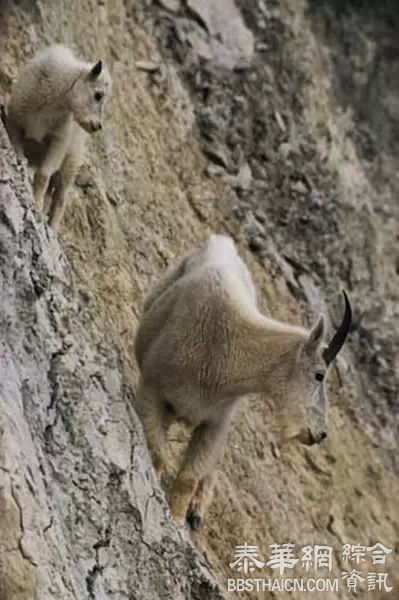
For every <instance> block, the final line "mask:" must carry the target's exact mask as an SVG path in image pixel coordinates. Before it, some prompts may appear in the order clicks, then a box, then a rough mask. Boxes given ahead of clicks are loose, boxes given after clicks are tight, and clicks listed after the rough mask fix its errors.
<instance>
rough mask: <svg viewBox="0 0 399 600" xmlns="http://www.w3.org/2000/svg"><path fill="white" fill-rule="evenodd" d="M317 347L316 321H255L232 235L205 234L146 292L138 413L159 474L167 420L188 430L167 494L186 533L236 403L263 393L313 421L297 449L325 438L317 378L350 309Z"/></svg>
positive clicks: (341, 337) (199, 513)
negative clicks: (190, 429) (183, 424)
mask: <svg viewBox="0 0 399 600" xmlns="http://www.w3.org/2000/svg"><path fill="white" fill-rule="evenodd" d="M344 296H345V316H344V320H343V322H342V324H341V326H340V328H339V329H338V331H337V332H336V334H335V336H334V338H333V340H332V342H331V343H330V345H329V346H328V347H327V348H325V349H323V348H322V343H323V340H324V319H323V316H320V317H319V319H318V321H317V323H316V324H315V325H314V327H313V328H312V329H311V330H310V331H307V330H305V329H302V328H301V327H295V326H292V325H287V324H285V323H280V322H278V321H274V320H273V319H270V318H267V317H265V316H263V315H262V314H261V313H260V312H259V309H258V306H257V302H256V292H255V287H254V284H253V282H252V278H251V275H250V273H249V271H248V269H247V267H246V266H245V264H244V263H243V261H242V260H241V258H240V257H239V256H238V254H237V250H236V248H235V245H234V243H233V241H232V240H231V239H230V238H227V237H224V236H220V235H212V236H211V237H210V238H209V239H208V240H207V241H205V242H204V243H203V244H201V245H200V246H199V247H198V248H196V249H194V250H193V251H192V252H191V253H189V254H188V255H186V256H185V257H184V258H183V259H182V260H181V261H180V262H179V264H178V265H177V266H176V267H174V268H172V269H171V270H169V271H168V272H167V273H166V275H165V277H164V279H163V280H161V282H160V283H159V284H158V285H157V286H155V288H154V289H153V291H152V292H151V293H150V295H149V296H148V298H147V300H146V302H145V306H144V314H143V316H142V318H141V321H140V325H139V329H138V333H137V339H136V357H137V361H138V364H139V367H140V371H141V377H140V381H139V389H138V394H137V411H138V413H139V415H140V418H141V420H142V423H143V427H144V432H145V435H146V439H147V442H148V446H149V448H150V451H151V454H152V456H153V461H154V466H155V469H156V470H157V472H158V473H160V472H161V470H162V467H163V458H162V450H163V445H164V443H165V433H166V431H167V428H168V426H169V425H170V422H171V421H173V420H174V419H183V420H184V421H186V422H187V423H188V424H190V425H191V426H193V427H194V432H193V435H192V438H191V441H190V443H189V447H188V450H187V453H186V456H185V458H184V460H183V464H182V466H181V468H180V470H179V473H178V475H177V478H176V480H175V483H174V487H173V490H172V495H171V511H172V514H173V516H174V517H175V519H176V520H178V521H181V520H183V519H184V518H187V520H188V522H189V523H190V525H191V527H192V528H193V529H198V528H199V527H200V526H201V520H202V517H203V514H204V511H205V508H206V506H207V504H209V502H210V499H211V493H212V487H213V477H212V471H213V469H214V467H215V466H216V463H217V461H218V459H219V458H220V457H221V455H222V451H223V447H224V444H225V440H226V436H227V433H228V431H229V427H230V423H231V419H232V416H233V413H234V409H235V408H236V406H237V404H238V403H239V401H240V400H241V399H242V398H243V396H245V395H246V394H249V393H258V392H263V393H265V394H267V396H268V397H269V398H271V399H272V400H274V401H275V402H278V403H280V404H281V402H283V403H284V405H285V406H286V407H287V413H288V414H290V415H291V413H292V414H295V412H298V411H297V408H298V406H300V407H301V410H302V412H303V413H306V412H309V411H311V407H313V410H314V411H315V415H316V428H315V429H314V428H313V427H310V428H309V430H308V432H307V439H306V440H305V439H304V440H302V441H304V442H305V443H308V444H311V443H318V442H320V441H321V440H322V439H324V438H325V437H326V435H327V433H326V421H325V390H324V380H325V376H326V371H327V368H328V365H329V364H330V363H331V361H332V360H333V359H334V358H335V356H336V355H337V353H338V352H339V350H340V349H341V347H342V345H343V344H344V342H345V338H346V336H347V333H348V330H349V327H350V321H351V309H350V305H349V301H348V299H347V296H346V294H344Z"/></svg>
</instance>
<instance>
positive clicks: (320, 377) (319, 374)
mask: <svg viewBox="0 0 399 600" xmlns="http://www.w3.org/2000/svg"><path fill="white" fill-rule="evenodd" d="M314 378H315V379H316V381H320V382H321V381H323V380H324V373H323V372H322V371H318V372H317V373H315V376H314Z"/></svg>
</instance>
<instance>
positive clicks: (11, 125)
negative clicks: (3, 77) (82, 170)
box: [6, 45, 111, 227]
mask: <svg viewBox="0 0 399 600" xmlns="http://www.w3.org/2000/svg"><path fill="white" fill-rule="evenodd" d="M110 91H111V77H110V75H109V73H108V71H107V69H106V68H105V67H104V66H103V64H102V62H101V61H98V62H97V63H95V64H94V65H93V64H90V63H87V62H83V61H81V60H78V59H77V58H75V57H74V55H73V54H72V52H71V50H70V49H69V48H66V47H65V46H59V45H56V46H50V47H49V48H47V49H45V50H43V51H42V52H39V53H38V54H37V55H36V56H35V57H34V58H33V59H32V60H31V61H30V62H29V63H28V64H27V65H25V67H24V68H23V69H22V71H21V73H20V76H19V78H18V80H17V82H16V83H15V85H14V87H13V89H12V93H11V98H10V102H9V105H8V114H7V121H6V123H7V129H8V132H9V135H10V138H11V141H12V142H13V144H14V146H15V149H16V150H17V152H21V153H23V154H25V156H26V157H27V159H28V162H29V163H30V164H31V165H32V166H33V167H34V168H35V169H36V171H35V175H34V182H33V188H34V195H35V200H36V205H37V208H38V209H39V210H44V212H45V213H46V214H48V219H49V223H50V225H52V226H54V227H56V226H57V225H58V223H59V222H60V220H61V218H62V215H63V213H64V210H65V198H66V192H67V190H68V188H69V187H70V186H71V185H72V184H73V182H74V180H75V177H76V174H77V172H78V170H79V167H80V165H81V163H82V160H83V156H84V147H85V141H86V137H87V133H93V132H95V131H98V130H99V129H101V118H102V111H103V107H104V103H105V100H106V98H107V96H108V95H109V94H110Z"/></svg>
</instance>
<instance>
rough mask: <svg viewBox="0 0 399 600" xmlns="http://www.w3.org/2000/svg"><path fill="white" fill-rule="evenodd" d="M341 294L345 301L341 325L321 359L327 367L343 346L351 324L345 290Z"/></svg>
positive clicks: (350, 309)
mask: <svg viewBox="0 0 399 600" xmlns="http://www.w3.org/2000/svg"><path fill="white" fill-rule="evenodd" d="M342 293H343V295H344V299H345V313H344V316H343V319H342V323H341V325H340V326H339V327H338V329H337V331H336V332H335V335H334V337H333V339H332V340H331V342H330V343H329V344H328V346H327V348H326V349H325V350H324V351H323V358H324V360H325V361H326V365H327V366H328V365H329V364H330V363H331V362H332V361H333V360H334V358H335V357H336V356H337V354H338V352H339V351H340V350H341V348H342V346H343V345H344V343H345V340H346V338H347V335H348V333H349V330H350V327H351V323H352V308H351V305H350V302H349V298H348V295H347V293H346V292H345V290H342Z"/></svg>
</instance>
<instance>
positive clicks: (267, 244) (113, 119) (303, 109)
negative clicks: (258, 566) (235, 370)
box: [0, 0, 399, 600]
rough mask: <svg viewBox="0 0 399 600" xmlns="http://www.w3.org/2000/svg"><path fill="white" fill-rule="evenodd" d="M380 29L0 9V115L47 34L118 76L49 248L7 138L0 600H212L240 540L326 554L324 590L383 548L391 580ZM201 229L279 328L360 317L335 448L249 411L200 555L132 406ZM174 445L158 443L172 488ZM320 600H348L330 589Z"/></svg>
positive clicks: (178, 5)
mask: <svg viewBox="0 0 399 600" xmlns="http://www.w3.org/2000/svg"><path fill="white" fill-rule="evenodd" d="M395 11H396V9H395V8H392V4H391V3H390V2H388V0H387V1H384V2H380V3H378V7H376V6H375V3H372V2H364V3H361V5H359V3H357V2H355V1H353V2H342V3H341V2H330V1H327V0H324V1H323V2H313V1H309V2H305V0H301V1H300V2H296V3H292V2H289V1H288V0H287V1H285V0H279V1H277V0H265V1H263V0H257V1H255V0H249V1H245V2H244V1H242V2H241V1H239V0H236V2H234V1H233V0H219V1H218V2H217V3H215V2H208V1H207V0H201V1H199V0H186V1H184V2H183V1H181V2H179V1H178V0H159V1H158V2H151V1H150V0H146V1H145V0H142V1H137V2H133V1H130V0H108V1H107V2H95V0H88V2H85V3H82V2H79V0H73V1H72V2H67V1H66V0H59V1H57V2H50V1H48V2H47V1H45V0H43V1H37V2H28V1H20V2H16V3H11V2H4V1H3V2H0V55H1V56H2V61H1V65H0V94H1V96H2V100H3V102H6V100H7V95H8V93H9V90H10V87H11V84H12V80H13V79H14V78H15V77H16V75H17V73H18V69H19V67H20V65H21V64H22V63H23V62H24V61H25V60H26V59H27V58H28V57H30V56H31V55H32V54H33V53H34V52H35V51H36V49H38V48H39V47H42V46H43V45H45V44H46V43H50V42H53V41H57V42H63V43H66V44H70V45H72V46H73V47H75V48H76V49H77V50H79V51H80V52H81V53H82V54H83V55H84V56H85V57H86V58H88V59H90V58H92V59H93V60H95V59H97V58H104V59H105V60H106V61H107V63H108V64H109V65H110V67H111V70H112V72H113V76H114V82H115V89H114V97H113V100H112V107H111V109H110V111H109V118H108V121H107V125H106V128H105V132H104V133H103V134H102V135H101V136H98V137H96V138H93V140H92V144H91V148H90V152H89V154H88V157H87V164H86V165H85V166H84V168H83V169H82V172H81V174H80V176H79V178H78V181H77V184H76V186H75V189H74V191H73V194H72V198H71V201H70V205H69V208H68V209H67V214H66V218H65V222H64V223H63V226H62V228H61V231H60V232H59V234H57V235H55V234H54V233H53V232H51V231H49V230H48V228H47V226H46V225H45V224H44V223H43V221H42V219H41V216H40V215H38V214H37V213H36V211H35V209H34V207H33V205H32V197H31V191H30V184H29V178H28V175H27V172H26V169H25V166H24V165H22V164H20V163H18V162H17V160H16V158H15V155H14V153H13V151H12V149H11V148H10V145H9V141H8V139H7V136H6V134H5V132H4V129H3V127H2V126H1V125H0V127H1V128H0V258H1V260H0V284H1V287H0V333H1V335H0V401H1V414H0V480H1V484H0V531H1V539H0V566H1V569H0V600H31V599H32V598H36V599H38V600H39V599H40V600H47V599H50V598H71V599H72V598H73V599H75V598H76V599H78V598H79V599H83V598H87V599H89V600H90V599H91V598H96V599H100V598H104V599H105V598H115V599H117V600H119V599H121V600H122V599H123V598H130V599H135V598H137V599H140V600H141V599H148V600H151V599H152V598H154V599H155V598H162V599H167V598H173V599H177V598H182V599H183V598H192V599H197V598H198V599H201V598H204V599H205V598H207V599H208V598H209V599H212V598H222V597H223V595H224V596H225V597H229V595H228V594H227V592H226V578H227V577H231V576H233V575H234V573H233V571H232V570H231V569H230V567H229V563H230V562H231V561H232V559H233V557H234V554H235V546H236V545H238V544H243V543H244V542H248V543H251V544H256V545H257V546H258V548H259V551H260V553H261V555H262V556H263V557H265V556H267V555H268V554H270V549H269V545H270V544H272V543H275V542H276V543H279V544H282V543H286V542H292V543H295V544H299V545H304V544H327V545H330V546H332V547H334V550H335V551H336V554H335V555H334V565H333V570H332V573H331V577H332V578H333V577H337V578H339V579H340V577H341V571H342V570H344V569H345V568H347V565H345V564H344V563H343V562H342V559H341V558H340V551H341V548H342V544H344V543H347V542H349V543H361V544H365V545H372V544H374V543H375V542H377V541H379V542H381V543H383V544H384V545H385V546H387V547H389V548H392V549H393V552H392V554H391V555H390V557H389V561H388V563H387V568H386V571H388V572H389V573H390V579H389V583H390V585H394V586H396V587H397V586H398V585H399V580H398V579H397V575H395V569H394V565H395V564H396V565H397V564H398V563H397V561H398V550H399V549H398V547H397V546H395V544H397V540H398V536H399V517H398V511H397V506H396V498H397V497H398V493H399V478H398V467H399V465H398V459H397V456H398V453H397V439H398V409H399V393H398V390H399V372H398V366H397V365H398V364H399V362H398V360H397V359H398V351H399V340H398V325H399V308H398V307H399V302H398V301H399V282H398V260H399V255H398V250H397V248H398V246H397V242H398V227H397V219H398V204H397V201H396V198H397V186H398V179H397V176H396V173H397V152H396V149H397V114H396V113H397V109H396V108H395V107H396V104H397V103H398V101H399V90H397V88H396V87H395V86H396V83H395V78H394V77H393V76H391V75H392V73H394V72H395V70H396V68H397V60H398V56H399V46H398V42H397V36H396V31H397V27H396V24H397V15H396V12H395ZM381 40H383V43H382V42H381ZM211 231H218V232H224V233H228V234H230V235H232V236H233V237H234V238H235V239H236V240H237V242H238V243H239V245H240V250H241V253H242V255H243V257H244V258H245V260H246V261H247V263H248V265H249V266H250V268H251V271H252V272H253V273H254V277H255V279H256V282H257V285H258V288H259V290H260V292H261V301H262V306H263V309H264V310H265V311H267V312H269V313H270V314H272V315H273V316H275V317H276V318H280V319H286V320H290V321H291V322H301V323H303V324H306V325H309V324H310V323H311V322H312V320H313V319H314V318H315V316H316V315H317V313H318V312H319V311H320V310H323V311H325V312H326V313H327V314H328V315H329V316H330V320H331V322H332V325H334V323H335V322H336V319H337V318H338V316H339V310H340V306H339V303H338V294H337V292H338V291H339V288H340V287H341V286H344V287H345V288H346V289H347V290H348V291H349V293H350V295H351V298H352V303H353V304H354V307H355V320H354V327H353V331H352V333H351V336H350V341H349V343H348V347H347V349H346V351H345V352H344V354H343V356H342V358H340V360H339V361H338V363H337V365H336V367H335V368H334V370H333V372H332V374H331V376H330V385H329V388H330V389H329V392H330V393H329V396H330V412H329V438H328V440H327V441H326V443H325V444H323V446H320V447H318V448H311V449H304V448H302V447H301V446H300V444H299V443H296V442H294V443H292V444H290V445H289V446H287V447H284V448H283V449H282V451H281V453H279V452H277V451H276V447H275V443H274V442H275V438H274V432H275V430H276V427H277V425H276V423H275V419H274V417H275V412H276V411H275V409H273V407H270V406H269V405H268V404H267V403H266V402H265V401H264V399H262V398H254V399H250V400H248V401H247V403H246V404H245V408H244V409H243V411H242V413H241V414H240V415H237V419H236V423H235V427H234V430H233V431H232V432H231V435H230V438H229V448H228V451H227V453H226V457H225V459H224V461H223V464H222V465H221V466H220V474H219V479H218V484H217V490H216V496H215V500H214V503H213V505H212V508H211V511H210V514H209V518H208V522H207V524H206V527H205V529H204V530H203V531H202V532H201V533H200V534H199V535H197V536H196V538H195V539H194V540H193V542H194V545H193V544H192V543H191V542H190V541H189V539H188V534H186V533H185V532H180V531H178V530H177V529H176V527H175V526H174V524H173V522H172V521H171V520H170V518H169V515H168V510H167V503H166V501H165V497H164V494H163V491H162V490H161V488H160V487H159V485H158V483H157V482H156V480H155V476H154V474H153V471H152V468H151V464H150V460H149V457H148V454H147V450H146V447H145V443H144V440H143V436H142V432H141V427H140V424H139V423H138V420H137V417H136V415H135V413H134V409H133V407H132V401H133V400H134V393H135V385H136V382H137V367H136V365H135V362H134V355H133V341H134V334H135V329H136V326H137V320H138V317H139V314H140V311H141V308H142V302H143V296H144V294H145V291H146V289H148V287H149V285H150V283H151V281H152V280H153V279H155V278H156V277H158V276H159V274H160V273H161V272H162V271H163V270H164V269H165V267H166V266H167V265H168V264H170V263H171V261H173V260H174V259H175V257H176V256H178V255H179V254H181V253H182V252H184V251H186V250H187V249H188V248H189V247H191V246H192V245H193V244H194V243H195V242H196V241H197V240H199V239H202V238H204V237H205V236H206V235H207V234H208V233H209V232H211ZM185 439H186V436H185V432H184V431H181V430H180V429H179V428H176V429H172V432H171V435H170V446H171V449H170V455H169V458H170V461H169V462H170V473H169V475H170V474H172V473H173V471H174V469H175V467H176V461H177V459H178V456H179V453H180V452H181V449H182V447H183V445H184V441H185ZM167 483H168V481H166V484H167ZM395 561H396V563H395ZM396 572H397V569H396ZM298 574H299V575H300V574H301V571H300V570H298ZM259 576H271V573H270V571H269V572H267V571H265V572H263V573H260V574H259ZM214 577H216V579H218V581H219V586H218V585H217V584H216V583H215V580H214ZM395 577H396V579H395ZM363 594H364V596H365V597H373V598H376V599H377V598H380V597H381V598H382V597H385V594H384V593H381V594H379V593H378V592H369V593H367V592H363V591H360V593H358V597H360V598H361V597H363ZM372 594H373V595H372ZM268 596H270V597H274V596H273V594H265V593H262V594H259V597H260V598H265V597H268ZM231 597H235V594H234V595H232V596H231ZM240 597H248V598H255V597H257V595H256V593H254V592H244V593H243V594H242V595H241V596H240ZM278 597H281V598H284V597H287V598H288V597H290V598H292V599H294V600H295V598H303V597H304V594H301V593H297V594H296V593H291V594H288V593H287V594H284V593H281V594H279V595H278ZM312 597H313V598H316V599H317V598H318V597H320V598H325V597H328V598H349V597H351V596H350V593H349V592H348V591H347V590H346V585H345V582H344V581H342V580H341V579H340V588H339V592H330V593H329V594H326V593H320V594H319V595H318V594H317V593H314V594H312Z"/></svg>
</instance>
